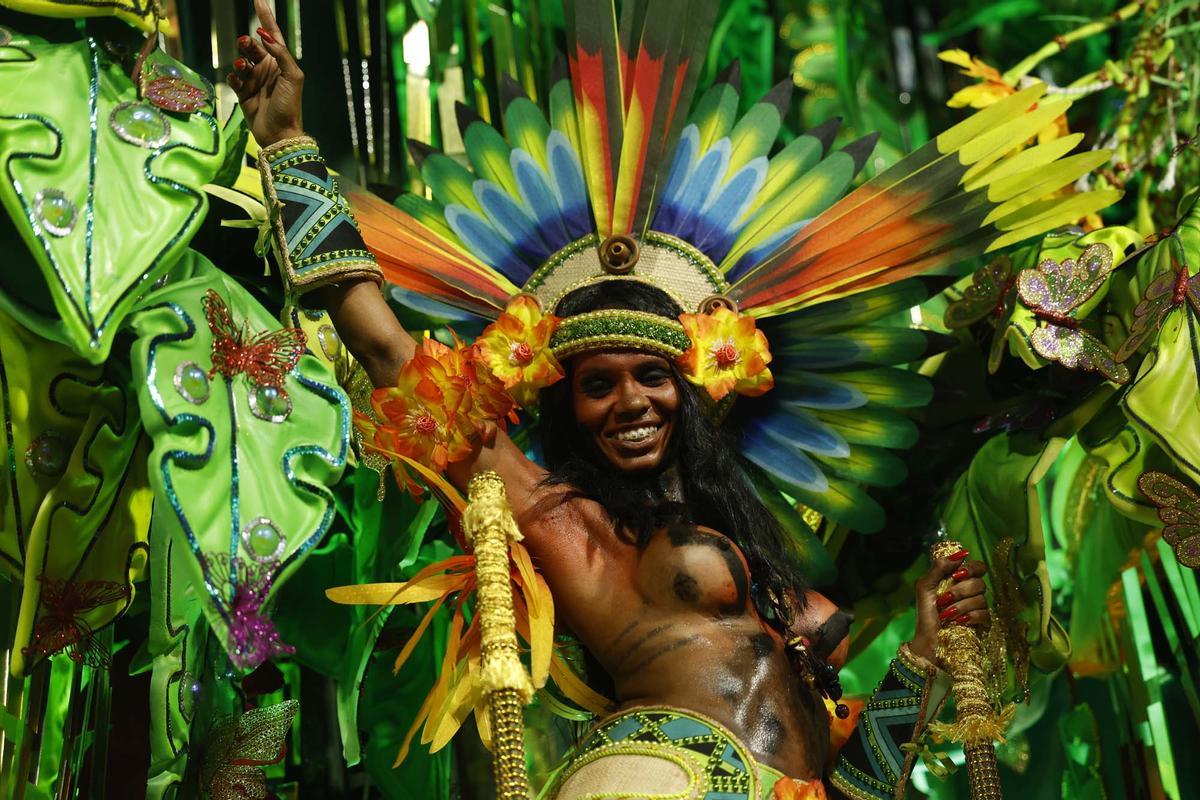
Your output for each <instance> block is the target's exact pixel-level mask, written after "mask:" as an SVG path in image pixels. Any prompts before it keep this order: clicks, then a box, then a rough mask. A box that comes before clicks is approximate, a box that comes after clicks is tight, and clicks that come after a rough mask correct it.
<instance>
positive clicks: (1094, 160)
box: [983, 150, 1111, 225]
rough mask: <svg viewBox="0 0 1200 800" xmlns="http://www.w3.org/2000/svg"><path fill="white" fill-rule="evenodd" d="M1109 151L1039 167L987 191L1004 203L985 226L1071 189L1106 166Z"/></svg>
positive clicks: (1083, 154)
mask: <svg viewBox="0 0 1200 800" xmlns="http://www.w3.org/2000/svg"><path fill="white" fill-rule="evenodd" d="M1110 156H1111V153H1109V152H1108V151H1107V150H1096V151H1091V152H1087V153H1079V154H1078V155H1074V156H1068V157H1067V158H1064V159H1062V160H1061V161H1056V162H1055V163H1053V164H1051V165H1049V166H1045V167H1038V168H1035V169H1032V170H1029V171H1028V172H1024V173H1022V174H1020V175H1014V176H1013V177H1011V178H1007V179H1005V180H1003V181H1000V182H999V183H997V184H995V185H994V186H991V187H989V188H988V192H987V194H988V199H989V200H992V201H994V202H1001V201H1003V202H1001V204H1000V205H998V206H996V208H995V209H993V210H992V212H991V213H990V214H988V215H987V218H986V219H984V221H983V223H984V224H985V225H987V224H988V223H991V222H994V221H996V220H998V219H1003V218H1004V217H1007V216H1009V215H1010V214H1012V213H1014V212H1016V211H1017V210H1018V209H1021V208H1024V207H1025V206H1027V205H1029V204H1030V203H1032V202H1034V201H1035V200H1038V199H1039V198H1043V197H1045V196H1046V195H1048V194H1050V193H1052V192H1057V191H1058V190H1059V189H1062V188H1063V187H1064V186H1070V185H1071V184H1072V183H1074V182H1075V181H1077V180H1078V179H1079V178H1080V177H1082V176H1083V175H1086V174H1088V173H1089V172H1091V171H1092V170H1093V169H1095V168H1096V167H1098V166H1100V165H1101V164H1104V163H1106V162H1107V161H1108V159H1109V158H1110Z"/></svg>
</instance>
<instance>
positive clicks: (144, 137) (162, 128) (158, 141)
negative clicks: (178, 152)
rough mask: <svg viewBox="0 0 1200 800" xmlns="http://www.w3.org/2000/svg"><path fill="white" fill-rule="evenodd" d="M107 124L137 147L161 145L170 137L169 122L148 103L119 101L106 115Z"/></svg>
mask: <svg viewBox="0 0 1200 800" xmlns="http://www.w3.org/2000/svg"><path fill="white" fill-rule="evenodd" d="M108 125H109V127H111V128H112V129H113V130H114V131H115V132H116V134H117V136H120V137H121V138H122V139H124V140H125V141H127V142H129V143H130V144H136V145H137V146H138V147H148V148H153V147H162V146H163V145H164V144H166V143H167V142H168V141H169V140H170V138H171V123H170V122H169V121H168V120H167V118H166V117H165V116H163V113H162V112H161V111H159V110H158V109H157V108H155V107H154V106H152V105H150V104H149V103H142V102H128V103H121V104H120V105H118V106H117V107H115V108H114V109H113V110H112V113H110V114H109V115H108Z"/></svg>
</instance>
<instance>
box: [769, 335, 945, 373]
mask: <svg viewBox="0 0 1200 800" xmlns="http://www.w3.org/2000/svg"><path fill="white" fill-rule="evenodd" d="M788 338H789V339H791V337H788ZM930 345H931V339H930V336H929V334H928V333H927V332H926V331H922V330H917V329H914V328H897V327H891V326H883V325H876V326H867V327H862V328H855V329H853V330H850V331H842V332H840V333H836V334H831V335H830V334H818V335H814V336H799V337H796V338H794V339H791V341H788V340H787V339H785V340H784V342H783V343H782V344H780V345H779V347H778V349H777V354H778V355H780V356H792V357H795V358H797V359H798V360H800V359H802V360H803V361H801V363H805V362H807V363H810V364H812V363H818V364H819V363H821V362H822V361H823V362H824V363H829V359H828V355H829V354H830V353H833V354H836V355H839V356H841V357H842V358H852V359H853V360H852V361H844V362H843V364H844V366H845V367H846V368H850V365H851V364H854V365H856V366H857V365H868V364H870V365H876V366H890V365H892V364H907V363H909V362H910V361H916V360H917V359H918V358H923V357H926V356H928V355H929V352H930V350H931V346H930ZM839 368H841V367H840V366H839ZM814 369H815V367H814Z"/></svg>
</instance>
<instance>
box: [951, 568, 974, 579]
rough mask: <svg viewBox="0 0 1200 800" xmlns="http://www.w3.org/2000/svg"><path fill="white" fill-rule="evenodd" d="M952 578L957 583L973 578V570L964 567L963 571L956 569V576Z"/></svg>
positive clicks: (953, 575)
mask: <svg viewBox="0 0 1200 800" xmlns="http://www.w3.org/2000/svg"><path fill="white" fill-rule="evenodd" d="M950 577H951V578H954V580H956V581H961V580H964V579H966V578H969V577H971V570H969V569H967V568H966V567H963V568H962V569H956V570H954V574H952V575H951V576H950Z"/></svg>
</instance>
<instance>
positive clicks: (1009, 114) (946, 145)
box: [935, 83, 1046, 153]
mask: <svg viewBox="0 0 1200 800" xmlns="http://www.w3.org/2000/svg"><path fill="white" fill-rule="evenodd" d="M1045 93H1046V84H1044V83H1035V84H1034V85H1033V86H1030V87H1028V88H1026V89H1022V90H1021V91H1019V92H1017V93H1016V94H1013V95H1011V96H1009V97H1006V98H1004V99H1003V100H1001V101H1000V102H998V103H996V104H994V105H991V106H988V107H987V108H985V109H983V110H982V111H979V112H977V113H975V114H972V115H971V116H969V117H967V118H966V119H964V120H963V121H962V122H960V123H958V124H957V125H955V126H954V127H953V128H951V129H950V130H948V131H946V132H945V133H943V134H941V135H940V136H938V137H937V139H936V140H935V141H936V142H937V148H938V152H940V153H950V152H953V151H955V150H958V149H959V148H960V147H962V146H963V145H965V144H967V143H968V142H970V141H971V140H972V139H975V138H976V137H978V136H981V135H982V134H984V133H986V132H987V131H989V130H991V129H993V128H995V127H996V126H998V125H1001V124H1003V123H1004V122H1005V121H1007V120H1009V119H1012V118H1013V117H1015V116H1018V115H1020V114H1023V113H1025V109H1027V108H1029V107H1030V106H1031V105H1033V104H1034V103H1036V102H1037V101H1038V99H1039V98H1041V96H1042V95H1044V94H1045Z"/></svg>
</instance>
